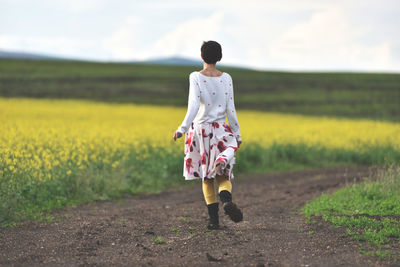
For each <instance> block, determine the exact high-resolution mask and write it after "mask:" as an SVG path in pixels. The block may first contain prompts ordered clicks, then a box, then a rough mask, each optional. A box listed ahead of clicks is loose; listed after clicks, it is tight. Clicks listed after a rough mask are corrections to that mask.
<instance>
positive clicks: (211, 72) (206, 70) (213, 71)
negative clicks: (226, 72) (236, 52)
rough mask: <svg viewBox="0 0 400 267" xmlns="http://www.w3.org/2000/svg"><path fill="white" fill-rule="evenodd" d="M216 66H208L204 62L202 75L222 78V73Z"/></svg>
mask: <svg viewBox="0 0 400 267" xmlns="http://www.w3.org/2000/svg"><path fill="white" fill-rule="evenodd" d="M215 65H216V64H208V63H206V62H204V63H203V69H202V70H201V71H200V73H201V74H204V75H206V76H211V77H215V76H220V75H221V74H222V73H221V72H220V71H219V70H217V68H216V67H215Z"/></svg>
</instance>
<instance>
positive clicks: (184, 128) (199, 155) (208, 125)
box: [173, 41, 243, 229]
mask: <svg viewBox="0 0 400 267" xmlns="http://www.w3.org/2000/svg"><path fill="white" fill-rule="evenodd" d="M201 57H202V59H203V61H204V62H203V69H202V70H201V71H194V72H192V73H191V74H190V76H189V81H190V86H189V100H188V110H187V113H186V116H185V119H184V120H183V122H182V124H181V125H180V126H179V127H178V129H177V130H176V132H175V134H174V137H173V138H174V140H176V139H177V138H180V137H182V135H183V134H185V158H184V171H183V175H184V176H185V179H186V180H193V179H202V189H203V194H204V198H205V201H206V204H207V208H208V214H209V216H210V218H209V222H208V226H207V227H208V228H209V229H218V228H219V217H218V210H219V208H218V201H217V197H216V192H215V188H214V180H216V181H217V183H218V187H219V188H218V192H219V199H220V200H221V202H222V205H223V209H224V211H225V213H226V214H227V215H228V216H229V217H230V218H231V219H232V220H233V221H234V222H239V221H241V220H243V214H242V212H241V210H240V209H239V208H238V207H237V206H236V205H235V204H234V203H233V202H232V193H231V192H232V184H231V181H230V180H231V179H233V166H234V164H235V154H236V151H237V149H238V147H239V146H240V144H241V138H240V127H239V122H238V120H237V117H236V109H235V105H234V97H233V85H232V78H231V76H230V75H229V74H228V73H226V72H221V71H219V70H217V69H216V63H217V62H218V61H220V60H221V58H222V48H221V45H220V44H219V43H217V42H215V41H208V42H203V45H202V46H201ZM225 116H227V117H228V122H229V125H228V124H227V123H226V120H225Z"/></svg>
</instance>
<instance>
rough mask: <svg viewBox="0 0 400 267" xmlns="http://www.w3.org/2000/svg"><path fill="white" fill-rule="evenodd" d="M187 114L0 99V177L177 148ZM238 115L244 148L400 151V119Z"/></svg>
mask: <svg viewBox="0 0 400 267" xmlns="http://www.w3.org/2000/svg"><path fill="white" fill-rule="evenodd" d="M185 112H186V109H185V108H177V107H160V106H150V105H129V104H123V105H122V104H105V103H96V102H87V101H78V100H32V99H4V98H3V99H0V121H1V125H0V176H5V175H6V176H13V177H21V175H29V176H30V178H33V179H38V180H43V179H49V178H53V177H52V176H53V175H56V174H57V172H54V169H57V168H58V167H59V166H64V167H63V168H59V169H60V171H61V170H62V171H63V172H64V173H58V175H70V174H71V173H72V171H71V170H76V169H78V170H79V169H85V168H86V167H87V166H89V165H90V164H93V163H97V164H102V165H103V166H110V167H111V168H116V167H118V166H119V164H121V162H123V161H124V160H125V159H126V157H127V155H128V153H129V152H130V150H131V149H135V150H138V151H140V153H141V156H142V157H144V158H145V157H147V156H148V154H147V152H146V149H147V146H145V145H144V144H148V143H151V145H153V146H164V147H167V148H168V149H171V150H173V151H176V152H177V153H179V152H182V151H183V138H182V139H180V140H179V142H178V143H177V144H174V142H173V141H172V135H173V132H174V130H175V129H176V128H177V127H178V125H179V124H180V123H181V121H182V120H183V118H184V116H185ZM238 118H239V122H240V125H241V129H242V137H243V138H242V139H243V144H244V149H245V146H246V144H247V143H251V142H255V143H258V144H259V145H261V146H263V147H268V146H270V145H271V144H273V143H277V144H307V145H310V146H313V145H317V146H322V147H326V148H345V149H349V150H363V149H366V148H368V147H369V146H391V147H393V148H394V149H396V150H400V124H399V123H389V122H375V121H368V120H352V119H333V118H323V117H310V116H301V115H284V114H278V113H263V112H255V111H241V110H239V112H238ZM239 153H240V152H239ZM65 166H66V167H65ZM68 166H69V167H70V168H69V167H68ZM177 172H180V170H177Z"/></svg>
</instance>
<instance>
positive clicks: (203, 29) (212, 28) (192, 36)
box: [153, 12, 224, 57]
mask: <svg viewBox="0 0 400 267" xmlns="http://www.w3.org/2000/svg"><path fill="white" fill-rule="evenodd" d="M223 19H224V14H223V13H222V12H216V13H214V14H212V15H210V16H208V17H205V18H194V19H191V20H189V21H187V22H184V23H182V24H180V25H178V26H177V27H176V28H175V29H173V30H172V31H170V32H168V33H167V34H165V35H164V36H163V37H161V38H160V39H159V40H157V42H155V44H154V47H153V49H154V50H153V51H154V52H155V54H157V55H163V56H167V55H181V56H187V57H197V56H200V46H201V44H202V42H203V41H208V40H214V39H218V37H219V33H220V32H221V30H222V22H223Z"/></svg>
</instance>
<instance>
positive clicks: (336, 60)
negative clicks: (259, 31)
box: [267, 6, 390, 70]
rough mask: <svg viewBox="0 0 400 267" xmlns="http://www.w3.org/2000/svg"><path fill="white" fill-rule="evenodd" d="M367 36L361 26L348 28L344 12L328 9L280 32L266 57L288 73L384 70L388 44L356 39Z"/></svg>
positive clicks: (348, 23) (333, 8)
mask: <svg viewBox="0 0 400 267" xmlns="http://www.w3.org/2000/svg"><path fill="white" fill-rule="evenodd" d="M367 32H368V31H367V29H366V28H364V27H363V25H351V24H350V22H349V18H348V16H347V14H346V12H345V11H344V10H342V9H341V8H339V7H336V6H331V7H330V8H329V9H325V10H323V11H320V12H316V13H314V14H313V15H312V16H311V18H310V19H309V20H307V21H305V22H301V23H297V24H295V25H293V26H292V27H290V28H288V29H287V30H286V31H284V32H282V33H281V34H280V35H279V36H277V38H276V39H274V40H273V42H272V43H271V44H270V46H269V48H268V53H267V56H268V57H270V58H271V59H273V60H274V61H279V60H281V61H282V66H290V68H292V69H314V70H315V69H343V68H348V69H368V68H374V69H384V68H385V66H386V65H387V64H390V49H389V47H390V44H389V43H388V42H381V43H378V44H375V45H367V44H363V43H362V42H360V41H359V39H360V37H361V36H363V35H364V34H366V33H367Z"/></svg>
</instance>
